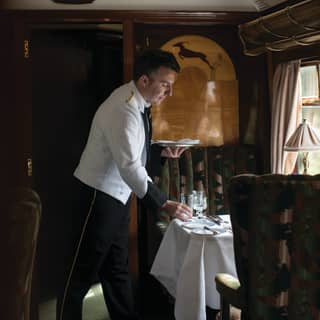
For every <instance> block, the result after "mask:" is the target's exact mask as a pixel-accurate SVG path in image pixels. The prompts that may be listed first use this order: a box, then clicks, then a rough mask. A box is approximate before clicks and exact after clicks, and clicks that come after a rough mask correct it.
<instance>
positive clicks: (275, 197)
mask: <svg viewBox="0 0 320 320" xmlns="http://www.w3.org/2000/svg"><path fill="white" fill-rule="evenodd" d="M228 195H229V206H230V207H229V208H230V213H231V221H232V226H233V232H234V249H235V259H236V267H237V273H238V277H239V279H236V278H233V277H231V276H229V275H226V274H218V275H216V276H215V281H216V287H217V290H218V292H219V293H220V295H221V301H222V303H221V313H222V314H221V316H222V317H221V319H222V320H225V319H229V305H233V306H236V307H238V308H240V309H241V319H250V320H253V319H259V320H287V319H290V320H298V319H299V320H301V319H310V320H311V319H320V281H319V279H320V277H319V275H320V175H316V176H307V175H288V176H286V175H273V174H269V175H262V176H255V175H240V176H236V177H233V178H232V179H231V181H230V184H229V192H228Z"/></svg>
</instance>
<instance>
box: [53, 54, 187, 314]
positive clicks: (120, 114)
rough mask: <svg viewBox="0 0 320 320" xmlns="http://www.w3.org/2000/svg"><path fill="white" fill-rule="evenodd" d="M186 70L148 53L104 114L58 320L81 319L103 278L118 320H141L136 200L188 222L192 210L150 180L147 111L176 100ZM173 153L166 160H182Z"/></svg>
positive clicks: (91, 144)
mask: <svg viewBox="0 0 320 320" xmlns="http://www.w3.org/2000/svg"><path fill="white" fill-rule="evenodd" d="M179 71H180V67H179V65H178V63H177V61H176V59H175V57H174V55H173V54H171V53H169V52H166V51H162V50H151V51H146V52H145V53H143V54H142V55H141V56H140V57H139V58H138V59H137V60H136V62H135V65H134V79H133V80H132V81H131V82H129V83H127V84H124V85H123V86H121V87H119V88H118V89H116V90H115V91H114V92H113V93H112V94H111V95H110V96H109V97H108V98H107V99H106V100H105V101H104V102H103V103H102V105H101V106H100V107H99V108H98V110H97V112H96V114H95V116H94V118H93V121H92V125H91V129H90V133H89V138H88V141H87V144H86V147H85V149H84V151H83V153H82V156H81V159H80V163H79V165H78V167H77V168H76V170H75V172H74V176H75V178H76V180H77V184H78V188H79V192H78V194H79V201H77V203H78V205H77V212H76V214H78V215H79V219H83V223H82V226H81V232H80V234H79V236H78V239H77V241H76V248H75V251H74V255H73V257H72V263H71V267H70V270H68V275H67V276H66V282H65V284H64V288H63V290H62V292H61V295H60V296H59V297H58V304H57V320H80V319H82V301H83V298H84V297H85V295H86V293H87V292H88V290H89V289H90V286H91V285H92V284H93V282H94V281H95V279H96V278H97V276H98V278H99V280H100V282H101V285H102V289H103V294H104V297H105V301H106V304H107V307H108V311H109V314H110V317H111V319H112V320H129V319H130V320H135V319H138V316H137V315H136V313H135V309H134V303H133V297H132V289H131V281H130V276H129V271H128V226H129V208H130V200H129V199H130V194H131V192H133V193H135V194H136V195H137V197H138V198H139V199H140V200H141V202H142V203H143V204H144V205H145V206H146V207H148V208H150V209H151V210H158V209H160V208H161V210H165V211H166V212H167V213H168V214H169V215H171V216H172V217H177V218H179V219H181V220H183V221H185V220H188V219H189V218H190V217H191V215H192V211H191V209H190V208H189V207H187V206H186V205H184V204H181V203H178V202H175V201H170V200H168V199H167V198H166V196H165V194H164V193H162V192H161V191H160V190H159V189H158V188H157V186H156V185H155V184H154V183H153V182H152V180H151V178H150V177H149V176H148V173H147V171H146V168H145V165H146V161H147V156H148V149H149V146H150V139H151V137H150V135H151V123H150V121H149V119H148V116H147V115H148V113H149V112H148V111H149V110H150V109H149V108H150V107H151V105H159V104H160V103H161V102H162V101H163V100H164V99H165V98H166V97H167V96H170V95H172V87H173V84H174V82H175V80H176V77H177V74H178V72H179ZM179 153H180V152H178V154H175V152H173V151H172V150H170V149H164V150H163V153H162V155H163V156H169V157H175V156H179V155H180V154H179Z"/></svg>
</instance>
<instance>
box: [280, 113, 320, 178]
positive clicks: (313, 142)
mask: <svg viewBox="0 0 320 320" xmlns="http://www.w3.org/2000/svg"><path fill="white" fill-rule="evenodd" d="M284 150H285V151H289V152H300V151H301V152H303V168H304V170H303V174H307V168H308V167H309V161H308V153H309V151H316V150H320V137H319V134H318V133H317V132H316V131H315V130H314V129H313V128H312V127H311V126H310V124H309V123H307V121H306V119H303V122H302V123H301V124H300V125H299V126H298V128H297V129H296V130H295V131H294V133H293V134H292V136H291V137H290V138H289V140H288V141H287V143H286V144H285V146H284Z"/></svg>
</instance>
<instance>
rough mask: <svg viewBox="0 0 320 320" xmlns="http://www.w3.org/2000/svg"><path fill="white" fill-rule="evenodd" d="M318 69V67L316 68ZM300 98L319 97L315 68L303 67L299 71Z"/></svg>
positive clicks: (314, 66)
mask: <svg viewBox="0 0 320 320" xmlns="http://www.w3.org/2000/svg"><path fill="white" fill-rule="evenodd" d="M318 67H319V66H318ZM300 74H301V93H302V98H313V97H318V96H319V84H318V73H317V66H316V65H312V66H305V67H302V68H301V70H300Z"/></svg>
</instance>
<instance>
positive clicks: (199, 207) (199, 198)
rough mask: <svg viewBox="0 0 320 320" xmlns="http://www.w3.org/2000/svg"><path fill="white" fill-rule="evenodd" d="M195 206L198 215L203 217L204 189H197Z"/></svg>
mask: <svg viewBox="0 0 320 320" xmlns="http://www.w3.org/2000/svg"><path fill="white" fill-rule="evenodd" d="M193 208H194V210H195V211H196V217H197V218H199V219H201V218H203V214H202V212H203V209H204V193H203V191H197V193H196V197H195V199H194V201H193Z"/></svg>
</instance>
